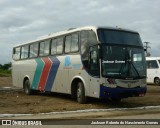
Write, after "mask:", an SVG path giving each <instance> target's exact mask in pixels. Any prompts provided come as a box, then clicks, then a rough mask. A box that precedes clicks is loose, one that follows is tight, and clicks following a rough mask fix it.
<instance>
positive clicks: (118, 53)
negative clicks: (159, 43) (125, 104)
mask: <svg viewBox="0 0 160 128" xmlns="http://www.w3.org/2000/svg"><path fill="white" fill-rule="evenodd" d="M12 66H13V71H12V75H13V85H14V86H18V87H23V88H24V91H25V93H26V94H32V93H33V92H35V91H44V92H47V91H49V92H58V93H66V94H71V96H72V97H73V98H75V99H77V101H78V102H79V103H85V102H86V98H87V97H95V98H109V99H112V100H116V101H117V100H118V101H119V100H121V99H122V98H127V97H132V96H144V95H145V93H146V90H147V88H146V61H145V55H144V49H143V45H142V42H141V39H140V35H139V34H138V33H137V32H135V31H131V30H127V29H120V28H112V27H96V26H89V27H81V28H75V29H69V30H67V31H63V32H60V33H55V34H49V35H48V36H46V37H43V38H41V39H37V40H34V41H30V42H27V43H24V44H20V45H17V46H15V47H14V48H13V61H12Z"/></svg>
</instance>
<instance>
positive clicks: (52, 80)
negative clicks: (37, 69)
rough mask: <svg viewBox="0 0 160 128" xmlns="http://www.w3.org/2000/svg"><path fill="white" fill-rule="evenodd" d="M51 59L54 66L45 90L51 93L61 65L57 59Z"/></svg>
mask: <svg viewBox="0 0 160 128" xmlns="http://www.w3.org/2000/svg"><path fill="white" fill-rule="evenodd" d="M50 59H51V61H52V66H51V69H50V72H49V75H48V79H47V83H46V86H45V89H44V90H45V91H51V89H52V86H53V84H54V80H55V77H56V74H57V71H58V68H59V65H60V61H59V60H58V59H57V58H56V57H50Z"/></svg>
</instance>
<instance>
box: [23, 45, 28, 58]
mask: <svg viewBox="0 0 160 128" xmlns="http://www.w3.org/2000/svg"><path fill="white" fill-rule="evenodd" d="M28 52H29V47H28V45H26V46H22V48H21V59H27V58H28Z"/></svg>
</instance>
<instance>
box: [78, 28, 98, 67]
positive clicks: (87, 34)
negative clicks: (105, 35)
mask: <svg viewBox="0 0 160 128" xmlns="http://www.w3.org/2000/svg"><path fill="white" fill-rule="evenodd" d="M80 42H81V55H82V62H83V65H84V66H85V68H87V69H88V59H89V48H90V46H93V45H95V44H97V39H96V35H95V33H94V32H93V31H91V30H89V31H81V35H80Z"/></svg>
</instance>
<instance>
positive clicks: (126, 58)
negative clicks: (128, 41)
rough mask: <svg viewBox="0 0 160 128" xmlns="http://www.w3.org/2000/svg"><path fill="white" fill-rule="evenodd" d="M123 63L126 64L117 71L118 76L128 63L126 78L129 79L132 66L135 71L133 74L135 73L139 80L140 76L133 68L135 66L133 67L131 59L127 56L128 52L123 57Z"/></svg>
mask: <svg viewBox="0 0 160 128" xmlns="http://www.w3.org/2000/svg"><path fill="white" fill-rule="evenodd" d="M124 61H125V62H126V63H125V64H122V65H121V68H120V70H119V74H122V71H123V70H124V68H125V66H127V63H128V64H129V67H128V70H127V71H128V74H127V75H126V77H127V76H129V77H130V74H131V65H132V67H133V69H134V70H135V72H136V73H137V75H138V78H141V76H140V74H139V72H138V70H137V68H136V67H135V65H134V64H133V62H132V61H131V57H130V55H129V51H128V50H127V51H126V55H125V59H124Z"/></svg>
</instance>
